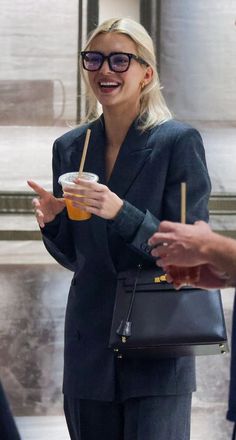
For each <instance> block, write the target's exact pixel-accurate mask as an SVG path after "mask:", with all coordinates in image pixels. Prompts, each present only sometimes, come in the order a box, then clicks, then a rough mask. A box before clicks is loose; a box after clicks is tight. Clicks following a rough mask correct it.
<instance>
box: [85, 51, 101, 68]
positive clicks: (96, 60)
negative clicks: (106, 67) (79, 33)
mask: <svg viewBox="0 0 236 440" xmlns="http://www.w3.org/2000/svg"><path fill="white" fill-rule="evenodd" d="M101 59H102V57H101V55H99V54H98V53H87V54H86V55H85V62H86V64H89V65H90V66H93V65H94V66H97V65H99V64H100V63H101Z"/></svg>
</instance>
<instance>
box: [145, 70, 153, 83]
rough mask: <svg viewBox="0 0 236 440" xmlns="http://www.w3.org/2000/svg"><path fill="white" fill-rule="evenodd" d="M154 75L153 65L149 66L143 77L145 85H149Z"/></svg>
mask: <svg viewBox="0 0 236 440" xmlns="http://www.w3.org/2000/svg"><path fill="white" fill-rule="evenodd" d="M152 77H153V69H152V67H151V66H148V67H147V68H146V72H145V75H144V78H143V81H144V83H145V86H147V85H148V84H149V83H150V81H151V80H152Z"/></svg>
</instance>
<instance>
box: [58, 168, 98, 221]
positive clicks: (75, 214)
mask: <svg viewBox="0 0 236 440" xmlns="http://www.w3.org/2000/svg"><path fill="white" fill-rule="evenodd" d="M78 177H79V178H80V179H82V180H87V181H89V182H97V181H98V176H97V175H96V174H93V173H86V172H82V173H79V172H78V171H75V172H71V173H66V174H62V176H60V177H59V180H58V182H59V183H60V184H61V185H62V188H63V190H64V188H66V191H64V194H70V192H69V191H70V188H73V189H82V187H81V186H80V185H79V184H78V183H75V179H77V178H78ZM71 194H72V193H71ZM73 196H75V194H73ZM76 197H78V198H79V197H83V196H82V195H81V196H80V195H79V194H76ZM65 202H66V208H67V212H68V217H69V218H70V219H71V220H79V221H80V220H88V219H89V218H90V217H91V214H90V212H85V211H83V210H82V209H80V208H78V207H76V206H73V202H72V200H67V199H65ZM81 204H82V203H81Z"/></svg>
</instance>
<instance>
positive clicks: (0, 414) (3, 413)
mask: <svg viewBox="0 0 236 440" xmlns="http://www.w3.org/2000/svg"><path fill="white" fill-rule="evenodd" d="M0 439H1V440H20V434H19V432H18V430H17V427H16V424H15V420H14V418H13V415H12V412H11V410H10V407H9V404H8V401H7V398H6V395H5V392H4V389H3V386H2V384H1V382H0Z"/></svg>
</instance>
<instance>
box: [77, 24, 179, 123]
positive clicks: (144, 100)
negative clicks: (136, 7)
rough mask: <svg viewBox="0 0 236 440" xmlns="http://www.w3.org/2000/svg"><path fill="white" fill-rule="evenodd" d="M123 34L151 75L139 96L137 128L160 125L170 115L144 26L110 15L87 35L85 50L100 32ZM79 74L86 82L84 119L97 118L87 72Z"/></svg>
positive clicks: (95, 105) (94, 98) (153, 52)
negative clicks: (133, 46) (148, 67)
mask: <svg viewBox="0 0 236 440" xmlns="http://www.w3.org/2000/svg"><path fill="white" fill-rule="evenodd" d="M108 32H109V33H110V32H114V33H118V34H125V35H127V36H128V37H129V38H131V39H132V40H133V41H134V43H135V44H136V47H137V54H138V56H140V57H141V58H143V59H144V60H145V61H146V62H147V64H148V65H149V66H151V67H152V69H153V77H152V79H151V81H150V83H149V84H147V85H146V86H145V87H144V88H143V90H142V91H141V95H140V112H139V124H138V125H139V128H140V129H141V130H142V131H144V130H146V129H148V128H151V127H153V126H154V125H157V124H161V123H163V122H165V121H167V120H169V119H171V118H172V115H171V112H170V110H169V109H168V107H167V105H166V102H165V99H164V97H163V95H162V92H161V86H160V80H159V76H158V72H157V67H156V56H155V50H154V45H153V41H152V39H151V37H150V35H149V34H148V32H147V31H146V29H145V28H144V27H143V26H142V25H141V24H140V23H137V22H136V21H134V20H132V19H130V18H111V19H109V20H106V21H105V22H104V23H102V24H101V25H99V26H98V27H97V28H96V29H95V30H94V31H92V33H91V34H90V35H89V37H88V40H87V43H86V45H85V48H84V50H89V48H90V46H91V43H92V41H93V39H94V38H95V37H96V36H97V35H99V34H102V33H108ZM80 66H81V71H82V77H83V79H84V81H85V85H86V100H87V109H88V110H87V114H86V116H85V118H84V120H83V122H88V121H91V120H94V119H96V118H97V117H98V116H99V114H98V110H97V99H96V97H95V95H94V94H93V92H92V90H91V87H90V85H89V81H88V74H87V72H86V71H85V70H84V69H83V67H82V62H81V60H80Z"/></svg>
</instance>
